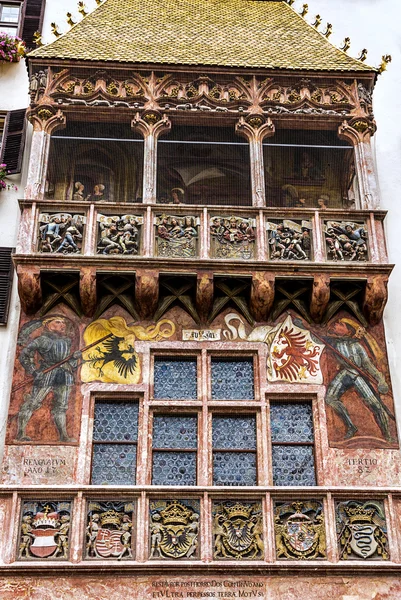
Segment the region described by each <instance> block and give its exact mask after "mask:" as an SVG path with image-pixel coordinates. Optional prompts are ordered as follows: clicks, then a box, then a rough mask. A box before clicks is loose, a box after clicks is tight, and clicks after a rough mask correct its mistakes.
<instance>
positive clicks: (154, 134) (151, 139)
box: [131, 110, 171, 204]
mask: <svg viewBox="0 0 401 600" xmlns="http://www.w3.org/2000/svg"><path fill="white" fill-rule="evenodd" d="M131 127H132V128H133V129H137V130H138V131H139V132H140V133H141V134H142V135H143V137H144V157H143V202H144V203H152V204H154V203H156V180H157V140H158V138H159V136H160V135H162V134H163V133H166V132H167V131H170V129H171V121H170V120H169V119H168V118H167V116H166V115H163V116H162V115H161V114H160V113H159V112H157V111H154V110H151V111H147V112H145V113H144V114H143V115H142V116H141V115H140V114H139V113H136V115H135V117H134V119H133V120H132V123H131Z"/></svg>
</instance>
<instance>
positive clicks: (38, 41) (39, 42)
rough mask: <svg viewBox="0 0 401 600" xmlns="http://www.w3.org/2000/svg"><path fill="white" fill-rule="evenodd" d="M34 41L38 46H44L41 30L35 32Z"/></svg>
mask: <svg viewBox="0 0 401 600" xmlns="http://www.w3.org/2000/svg"><path fill="white" fill-rule="evenodd" d="M33 43H34V44H35V46H36V47H37V48H40V47H41V46H43V42H42V34H41V33H40V31H35V33H34V34H33Z"/></svg>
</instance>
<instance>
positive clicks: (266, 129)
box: [235, 114, 276, 142]
mask: <svg viewBox="0 0 401 600" xmlns="http://www.w3.org/2000/svg"><path fill="white" fill-rule="evenodd" d="M235 131H236V133H238V135H242V136H243V137H245V138H246V139H247V140H248V141H249V142H262V141H263V140H264V139H265V138H267V137H272V136H273V135H274V133H275V131H276V130H275V127H274V123H273V121H272V120H271V119H270V117H269V118H268V119H266V118H265V117H264V115H260V114H253V115H249V116H248V117H246V118H245V117H240V119H239V121H238V123H237V124H236V126H235Z"/></svg>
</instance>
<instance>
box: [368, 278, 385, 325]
mask: <svg viewBox="0 0 401 600" xmlns="http://www.w3.org/2000/svg"><path fill="white" fill-rule="evenodd" d="M387 284H388V277H387V275H373V276H372V277H368V280H367V282H366V288H365V297H364V299H363V305H362V308H363V313H364V315H365V317H366V319H367V321H368V323H369V325H377V324H378V323H380V321H381V320H382V318H383V312H384V308H385V306H386V304H387V298H388V293H387Z"/></svg>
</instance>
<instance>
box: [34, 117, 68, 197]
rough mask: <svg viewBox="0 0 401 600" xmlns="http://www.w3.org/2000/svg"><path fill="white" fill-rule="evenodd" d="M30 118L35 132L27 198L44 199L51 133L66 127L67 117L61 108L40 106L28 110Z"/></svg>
mask: <svg viewBox="0 0 401 600" xmlns="http://www.w3.org/2000/svg"><path fill="white" fill-rule="evenodd" d="M28 120H29V121H30V122H31V123H32V125H33V134H32V146H31V152H30V159H29V166H28V177H27V182H26V187H25V198H27V199H29V200H43V197H44V194H45V183H46V173H47V166H48V162H49V151H50V138H51V134H52V133H54V132H55V131H56V130H57V129H62V128H64V127H65V124H66V119H65V116H64V114H63V113H62V112H61V110H58V111H55V109H54V108H52V107H51V108H50V107H47V106H40V107H39V108H38V109H36V110H35V111H31V112H29V111H28Z"/></svg>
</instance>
